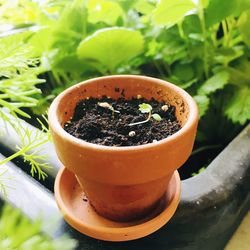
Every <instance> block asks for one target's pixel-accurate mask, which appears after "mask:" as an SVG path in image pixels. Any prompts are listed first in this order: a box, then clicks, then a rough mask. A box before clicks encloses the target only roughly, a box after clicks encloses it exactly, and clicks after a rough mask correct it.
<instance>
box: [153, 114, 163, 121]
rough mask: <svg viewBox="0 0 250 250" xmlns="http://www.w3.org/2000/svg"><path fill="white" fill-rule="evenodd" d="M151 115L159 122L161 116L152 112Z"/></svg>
mask: <svg viewBox="0 0 250 250" xmlns="http://www.w3.org/2000/svg"><path fill="white" fill-rule="evenodd" d="M152 117H153V118H154V119H155V120H156V121H157V122H160V121H161V116H160V115H159V114H152Z"/></svg>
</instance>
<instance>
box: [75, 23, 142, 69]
mask: <svg viewBox="0 0 250 250" xmlns="http://www.w3.org/2000/svg"><path fill="white" fill-rule="evenodd" d="M143 46H144V39H143V36H142V35H141V33H140V32H139V31H135V30H131V29H126V28H119V27H114V28H105V29H101V30H98V31H97V32H95V33H94V34H93V35H91V36H89V37H87V38H86V39H84V40H83V41H82V42H81V43H80V45H79V47H78V49H77V53H78V56H79V58H80V59H85V60H86V62H87V63H88V62H89V61H90V63H92V65H93V66H94V67H96V68H97V69H98V70H99V71H100V72H107V71H108V72H114V71H115V69H116V68H117V67H118V66H119V65H120V64H121V63H125V62H127V61H128V60H129V59H131V58H133V57H135V56H137V55H138V54H140V53H141V52H142V51H143Z"/></svg>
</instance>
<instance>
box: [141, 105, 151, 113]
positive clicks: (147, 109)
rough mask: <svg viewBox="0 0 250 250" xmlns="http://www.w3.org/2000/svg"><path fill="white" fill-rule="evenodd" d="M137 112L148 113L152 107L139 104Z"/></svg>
mask: <svg viewBox="0 0 250 250" xmlns="http://www.w3.org/2000/svg"><path fill="white" fill-rule="evenodd" d="M139 110H140V111H141V112H142V113H150V112H151V111H152V106H151V105H150V104H147V103H142V104H139Z"/></svg>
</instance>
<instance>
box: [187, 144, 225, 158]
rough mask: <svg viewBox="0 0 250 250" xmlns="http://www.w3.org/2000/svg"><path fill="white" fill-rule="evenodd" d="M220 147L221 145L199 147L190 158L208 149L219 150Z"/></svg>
mask: <svg viewBox="0 0 250 250" xmlns="http://www.w3.org/2000/svg"><path fill="white" fill-rule="evenodd" d="M221 146H222V145H221V144H215V145H207V146H203V147H200V148H197V149H196V150H194V151H193V152H192V154H191V155H192V156H193V155H196V154H198V153H200V152H202V151H205V150H208V149H213V148H220V147H221Z"/></svg>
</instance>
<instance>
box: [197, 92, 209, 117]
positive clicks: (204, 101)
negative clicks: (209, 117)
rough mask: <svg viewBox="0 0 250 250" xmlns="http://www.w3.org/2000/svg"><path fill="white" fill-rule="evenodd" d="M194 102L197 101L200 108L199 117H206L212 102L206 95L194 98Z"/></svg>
mask: <svg viewBox="0 0 250 250" xmlns="http://www.w3.org/2000/svg"><path fill="white" fill-rule="evenodd" d="M194 100H195V101H196V103H197V105H198V108H199V116H200V117H202V116H204V115H205V113H206V111H207V110H208V107H209V102H210V101H209V99H208V97H207V96H205V95H196V96H194Z"/></svg>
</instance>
